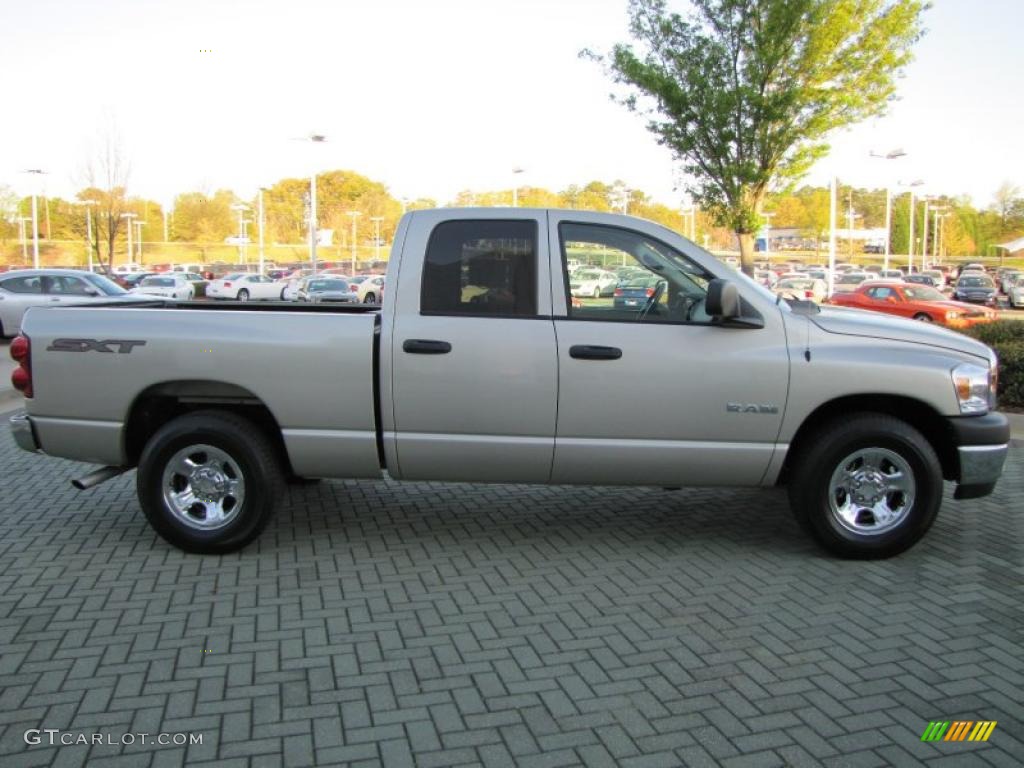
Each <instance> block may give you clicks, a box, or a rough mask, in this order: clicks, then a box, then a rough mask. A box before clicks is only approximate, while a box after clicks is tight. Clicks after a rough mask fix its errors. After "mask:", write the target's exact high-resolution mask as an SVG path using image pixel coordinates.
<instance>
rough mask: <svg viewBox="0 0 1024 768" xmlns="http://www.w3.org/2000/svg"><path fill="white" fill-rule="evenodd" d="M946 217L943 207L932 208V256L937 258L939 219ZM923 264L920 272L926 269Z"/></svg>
mask: <svg viewBox="0 0 1024 768" xmlns="http://www.w3.org/2000/svg"><path fill="white" fill-rule="evenodd" d="M945 215H946V208H945V206H935V205H933V206H932V219H933V220H934V222H935V223H934V224H933V225H932V230H933V231H932V255H933V256H935V257H936V258H938V256H939V219H941V218H943V217H944V216H945ZM927 266H928V265H927V264H926V263H925V262H923V261H922V262H921V271H922V272H923V271H924V270H925V268H927Z"/></svg>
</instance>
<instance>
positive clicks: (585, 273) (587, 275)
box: [573, 270, 601, 280]
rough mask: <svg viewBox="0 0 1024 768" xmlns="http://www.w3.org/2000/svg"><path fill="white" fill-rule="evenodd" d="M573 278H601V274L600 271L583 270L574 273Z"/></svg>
mask: <svg viewBox="0 0 1024 768" xmlns="http://www.w3.org/2000/svg"><path fill="white" fill-rule="evenodd" d="M573 278H575V279H576V280H600V279H601V274H600V273H599V272H588V271H586V270H583V271H580V272H577V273H576V274H575V275H573Z"/></svg>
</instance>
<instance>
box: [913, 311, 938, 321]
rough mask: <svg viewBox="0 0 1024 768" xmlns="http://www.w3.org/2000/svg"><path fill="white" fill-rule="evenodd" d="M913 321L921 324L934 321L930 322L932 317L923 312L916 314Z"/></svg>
mask: <svg viewBox="0 0 1024 768" xmlns="http://www.w3.org/2000/svg"><path fill="white" fill-rule="evenodd" d="M914 319H915V320H920V321H921V322H922V323H931V322H934V320H932V316H931V315H929V314H925V313H924V312H918V313H917V314H916V315H914Z"/></svg>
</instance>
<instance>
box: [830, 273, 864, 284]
mask: <svg viewBox="0 0 1024 768" xmlns="http://www.w3.org/2000/svg"><path fill="white" fill-rule="evenodd" d="M867 279H868V276H867V275H840V276H839V277H837V278H836V283H837V284H838V285H859V284H860V283H863V282H864V281H865V280H867Z"/></svg>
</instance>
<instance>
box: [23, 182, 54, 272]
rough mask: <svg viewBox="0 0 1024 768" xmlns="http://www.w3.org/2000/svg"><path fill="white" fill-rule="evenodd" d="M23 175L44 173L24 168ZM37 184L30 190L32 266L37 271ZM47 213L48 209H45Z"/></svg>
mask: <svg viewBox="0 0 1024 768" xmlns="http://www.w3.org/2000/svg"><path fill="white" fill-rule="evenodd" d="M25 173H34V174H36V176H43V175H44V174H45V173H46V171H44V170H42V169H41V168H26V169H25ZM38 186H39V182H38V180H37V182H36V184H35V185H34V186H33V188H32V266H33V267H34V268H35V269H39V207H38V203H37V202H36V197H37V196H38ZM47 211H49V209H47Z"/></svg>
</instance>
